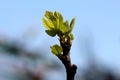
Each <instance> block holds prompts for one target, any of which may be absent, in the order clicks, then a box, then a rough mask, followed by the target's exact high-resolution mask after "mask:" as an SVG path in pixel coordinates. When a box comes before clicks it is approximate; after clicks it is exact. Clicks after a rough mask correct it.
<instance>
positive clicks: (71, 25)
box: [70, 18, 76, 32]
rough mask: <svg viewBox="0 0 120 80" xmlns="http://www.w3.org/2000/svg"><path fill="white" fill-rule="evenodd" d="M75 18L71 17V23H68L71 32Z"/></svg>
mask: <svg viewBox="0 0 120 80" xmlns="http://www.w3.org/2000/svg"><path fill="white" fill-rule="evenodd" d="M75 20H76V19H75V18H73V19H72V21H71V23H70V32H72V30H73V28H74V25H75Z"/></svg>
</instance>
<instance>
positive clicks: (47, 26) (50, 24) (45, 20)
mask: <svg viewBox="0 0 120 80" xmlns="http://www.w3.org/2000/svg"><path fill="white" fill-rule="evenodd" d="M42 21H43V25H44V26H45V27H46V28H47V29H48V30H50V29H51V28H54V25H53V23H52V22H51V21H50V20H48V19H45V18H43V19H42Z"/></svg>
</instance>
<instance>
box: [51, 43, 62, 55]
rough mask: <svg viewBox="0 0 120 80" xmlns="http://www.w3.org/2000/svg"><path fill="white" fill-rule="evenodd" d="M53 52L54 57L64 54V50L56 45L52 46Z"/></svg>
mask: <svg viewBox="0 0 120 80" xmlns="http://www.w3.org/2000/svg"><path fill="white" fill-rule="evenodd" d="M51 52H52V53H53V54H54V55H56V56H59V55H61V53H62V52H63V50H62V47H61V46H59V45H57V44H55V45H53V46H51Z"/></svg>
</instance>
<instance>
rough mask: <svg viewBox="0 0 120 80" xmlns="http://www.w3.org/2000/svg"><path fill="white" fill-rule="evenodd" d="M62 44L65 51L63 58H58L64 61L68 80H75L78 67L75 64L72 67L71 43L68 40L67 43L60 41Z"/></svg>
mask: <svg viewBox="0 0 120 80" xmlns="http://www.w3.org/2000/svg"><path fill="white" fill-rule="evenodd" d="M60 44H61V46H62V49H63V54H62V56H58V58H59V59H60V60H61V61H62V63H63V64H64V66H65V69H66V78H67V79H66V80H74V76H75V73H76V70H77V66H76V65H75V64H73V65H71V58H70V49H71V43H70V41H69V40H68V41H67V42H66V43H63V41H62V40H61V39H60Z"/></svg>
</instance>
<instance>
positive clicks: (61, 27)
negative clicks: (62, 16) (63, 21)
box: [60, 25, 69, 33]
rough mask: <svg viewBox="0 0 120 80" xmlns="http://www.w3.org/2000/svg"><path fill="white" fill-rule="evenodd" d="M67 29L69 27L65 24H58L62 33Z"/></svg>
mask: <svg viewBox="0 0 120 80" xmlns="http://www.w3.org/2000/svg"><path fill="white" fill-rule="evenodd" d="M68 30H69V28H68V27H67V26H65V25H63V26H60V31H61V32H62V33H66V32H67V31H68Z"/></svg>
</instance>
